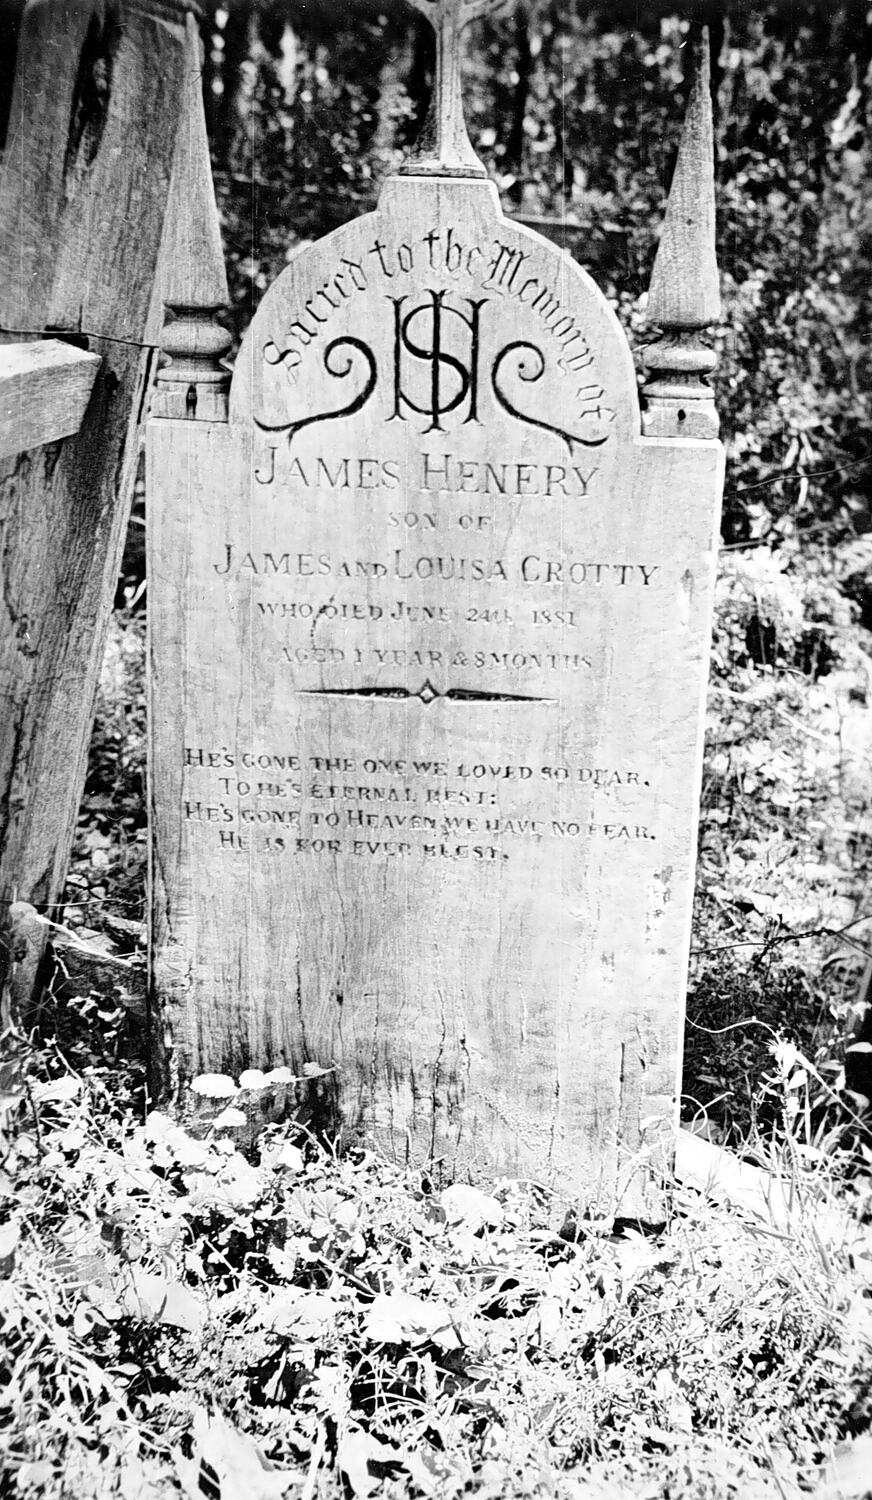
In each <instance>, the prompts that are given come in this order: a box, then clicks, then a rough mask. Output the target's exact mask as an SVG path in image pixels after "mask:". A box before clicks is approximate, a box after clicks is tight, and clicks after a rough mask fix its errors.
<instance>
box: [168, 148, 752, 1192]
mask: <svg viewBox="0 0 872 1500" xmlns="http://www.w3.org/2000/svg"><path fill="white" fill-rule="evenodd" d="M419 166H420V170H417V171H416V170H415V163H414V162H413V163H411V168H410V170H407V172H406V173H405V174H400V175H397V176H395V177H392V178H390V179H388V181H387V182H386V183H385V185H384V187H383V189H382V192H381V196H380V199H379V202H378V207H377V209H376V211H375V212H374V213H372V214H369V215H367V216H365V217H364V218H362V219H359V220H357V221H355V222H353V223H351V224H349V225H347V226H345V227H343V228H341V229H339V230H337V231H335V232H334V233H333V234H331V235H329V236H328V237H327V238H326V239H324V240H322V241H321V242H319V243H318V244H317V245H315V246H312V247H310V248H308V249H305V250H303V251H301V252H299V253H298V254H297V255H296V256H295V257H294V258H293V260H292V261H291V263H290V264H289V266H288V268H287V270H286V271H285V272H284V273H283V274H282V275H281V276H280V277H279V279H278V281H277V282H276V283H275V284H274V285H273V286H272V288H270V290H269V291H268V292H267V293H266V295H265V296H264V298H263V301H262V303H261V305H260V307H259V308H258V310H257V312H256V314H255V317H254V319H253V322H252V324H251V327H250V328H249V330H248V333H247V334H246V337H245V340H244V343H243V346H242V350H241V352H240V355H239V358H238V360H237V363H236V367H235V372H234V376H233V381H232V386H231V390H230V399H229V419H228V420H226V421H223V420H205V421H203V420H190V419H188V416H175V417H173V416H170V415H167V416H159V417H156V418H154V419H153V420H152V421H151V423H150V431H149V450H150V451H149V463H150V481H149V484H150V488H149V508H150V526H151V537H150V552H149V559H150V562H149V565H150V576H149V595H150V606H151V626H150V637H151V644H150V654H151V655H150V659H151V667H152V697H151V702H152V712H151V729H150V743H151V796H152V856H153V882H152V964H153V970H152V990H153V1006H154V1014H155V1018H156V1023H157V1032H158V1033H159V1035H157V1037H156V1040H157V1042H158V1050H159V1051H160V1052H161V1055H162V1057H163V1063H164V1071H165V1077H166V1078H172V1080H173V1083H174V1086H175V1087H177V1088H178V1087H179V1086H180V1085H181V1084H183V1083H184V1081H185V1080H190V1078H191V1077H193V1076H194V1075H196V1074H198V1073H204V1072H224V1073H229V1074H231V1075H233V1076H238V1074H239V1073H240V1071H241V1070H242V1069H243V1068H246V1067H257V1068H264V1069H269V1068H273V1067H276V1066H279V1065H283V1064H287V1065H289V1066H290V1067H291V1068H292V1069H294V1070H295V1071H296V1072H297V1073H302V1072H303V1069H304V1065H305V1064H307V1063H309V1064H313V1063H317V1064H319V1065H321V1066H322V1067H331V1068H335V1069H336V1072H335V1074H334V1080H335V1082H334V1088H335V1095H334V1104H335V1108H336V1111H337V1114H338V1117H339V1119H340V1120H341V1122H342V1123H343V1125H344V1126H346V1127H347V1128H348V1129H350V1130H356V1129H359V1128H363V1129H364V1130H365V1131H368V1132H371V1133H374V1134H375V1136H376V1137H377V1139H378V1140H379V1141H380V1143H381V1144H382V1145H385V1144H386V1145H388V1146H389V1148H390V1149H392V1150H393V1151H394V1152H395V1153H396V1152H399V1153H402V1154H404V1155H411V1156H413V1157H415V1158H416V1159H425V1158H429V1159H431V1160H435V1161H436V1162H438V1163H439V1164H440V1165H441V1169H442V1171H443V1172H444V1173H445V1174H446V1175H448V1176H450V1175H453V1174H455V1173H456V1172H458V1171H464V1170H472V1171H476V1170H477V1171H478V1172H480V1173H487V1172H491V1171H504V1172H509V1173H514V1174H519V1175H523V1176H528V1177H533V1178H536V1179H539V1180H547V1181H550V1182H552V1183H554V1184H555V1185H556V1186H557V1187H559V1188H560V1189H561V1190H563V1191H565V1192H569V1193H572V1194H580V1195H582V1196H583V1197H584V1198H585V1199H586V1200H587V1201H589V1202H591V1203H596V1204H598V1205H599V1206H600V1207H602V1206H604V1205H605V1206H607V1207H609V1208H610V1209H611V1210H612V1211H616V1212H619V1213H622V1214H630V1215H632V1214H639V1215H641V1216H642V1217H649V1218H650V1217H656V1216H657V1214H658V1211H659V1208H658V1205H659V1203H660V1198H659V1188H658V1183H657V1175H658V1172H659V1170H660V1168H661V1167H662V1165H663V1163H664V1161H665V1159H666V1155H667V1154H668V1150H669V1146H670V1142H671V1140H672V1138H673V1133H674V1129H675V1125H676V1094H677V1087H678V1085H677V1079H678V1073H679V1066H680V1043H681V1017H682V1008H683V994H684V988H685V984H686V965H687V954H688V945H689V924H690V909H691V900H692V890H693V867H694V847H695V838H696V825H697V800H698V791H699V780H700V767H701V752H702V732H703V709H704V694H705V684H706V672H707V658H708V650H709V640H710V618H711V604H712V591H713V579H714V568H715V560H716V543H717V511H718V503H719V497H720V492H721V486H722V474H723V455H722V449H721V446H720V444H719V443H717V442H716V441H712V440H705V439H699V440H695V439H686V438H682V437H649V436H643V435H642V428H641V417H640V406H639V398H638V393H637V384H636V377H635V372H634V367H633V361H632V358H631V355H630V351H629V347H628V344H627V340H626V337H625V335H624V333H623V330H622V329H621V327H620V325H619V323H618V321H617V319H616V317H615V315H614V313H613V312H612V310H611V309H610V307H609V305H608V303H607V302H606V299H605V298H604V296H603V295H602V293H601V292H600V291H599V289H598V288H597V287H596V285H595V284H594V283H593V281H592V280H591V279H590V278H589V277H588V276H587V275H586V274H585V273H584V271H583V270H581V268H580V267H579V266H578V265H576V264H575V263H574V262H572V261H571V260H570V259H569V258H568V257H567V256H566V255H565V254H563V253H561V252H559V251H557V250H556V249H555V248H554V247H553V246H552V245H551V244H549V243H548V242H546V241H544V240H543V239H541V238H540V237H539V236H537V235H536V234H534V233H533V232H531V231H529V230H525V229H523V228H521V227H520V226H519V225H517V224H516V223H513V222H511V221H510V220H508V219H507V218H506V217H505V216H504V215H503V213H502V212H501V209H500V205H499V201H498V197H497V194H496V190H495V188H494V187H493V185H492V184H491V183H490V182H489V181H488V180H487V179H486V178H484V177H483V176H481V175H479V174H478V173H477V172H475V171H474V170H473V169H471V168H468V167H464V166H463V164H461V165H460V166H459V167H456V168H455V169H453V171H452V175H446V174H440V172H439V171H438V162H437V163H436V165H435V166H434V164H433V162H432V161H426V160H423V161H422V162H421V163H419ZM213 398H214V387H213V388H212V391H211V396H210V401H211V402H212V404H210V408H209V411H210V414H211V413H212V412H213V410H214V400H213Z"/></svg>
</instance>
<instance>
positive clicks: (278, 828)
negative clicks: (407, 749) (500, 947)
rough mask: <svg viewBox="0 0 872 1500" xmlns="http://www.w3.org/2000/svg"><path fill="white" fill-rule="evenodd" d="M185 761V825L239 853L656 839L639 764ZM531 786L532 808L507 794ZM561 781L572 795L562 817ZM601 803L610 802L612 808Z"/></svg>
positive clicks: (229, 756)
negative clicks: (535, 801)
mask: <svg viewBox="0 0 872 1500" xmlns="http://www.w3.org/2000/svg"><path fill="white" fill-rule="evenodd" d="M184 764H185V774H186V778H187V781H188V786H189V790H188V793H187V795H186V796H185V799H184V803H183V808H182V812H183V817H184V819H185V821H186V823H187V824H189V825H194V826H199V827H200V828H202V829H205V830H207V832H208V836H209V837H210V838H212V839H213V842H214V844H215V846H216V847H217V848H218V850H223V851H225V852H230V853H233V852H236V853H242V852H252V851H254V852H260V853H263V854H270V855H278V854H284V855H289V856H301V855H329V856H343V857H345V856H350V857H352V858H360V857H363V856H372V857H380V858H411V857H415V858H418V859H421V860H425V861H429V860H434V859H435V860H438V859H448V860H470V861H472V862H475V863H504V862H505V861H507V860H510V859H511V858H512V856H513V854H521V855H523V846H524V844H525V843H527V842H529V841H530V840H532V841H534V842H536V843H539V842H541V841H542V840H546V839H551V840H555V841H570V842H575V841H579V840H580V841H585V840H589V841H604V842H607V843H612V844H616V845H626V846H627V848H631V847H633V846H637V845H638V846H641V845H645V844H648V843H651V842H654V841H655V840H656V834H655V833H654V832H653V829H652V827H651V823H652V815H651V809H650V795H651V783H650V781H649V779H648V778H647V777H645V776H644V775H643V774H642V773H641V772H640V771H639V770H636V769H632V768H630V767H621V768H619V767H606V766H584V765H572V766H557V765H555V766H552V765H547V764H542V765H538V766H532V765H525V764H512V763H503V762H499V761H489V760H480V761H472V760H457V759H454V760H444V761H440V760H428V759H414V758H412V759H410V758H406V757H405V756H385V755H378V756H375V755H373V756H361V757H354V756H331V755H309V756H305V757H303V756H300V755H299V754H296V753H281V752H279V753H274V752H258V753H254V752H250V751H249V752H242V753H241V754H237V753H236V752H235V751H232V750H229V749H227V748H226V747H222V748H221V749H219V750H215V749H210V748H207V747H202V746H188V747H186V750H185V760H184ZM204 783H205V785H204ZM531 786H532V788H533V789H534V791H537V789H538V791H539V792H540V794H541V797H542V798H543V799H544V801H543V805H542V806H541V808H540V809H539V810H538V811H530V804H529V797H527V798H526V799H525V811H524V812H523V813H521V812H520V811H518V812H513V811H512V810H511V808H510V807H509V806H507V803H506V797H507V794H510V793H511V789H512V788H513V787H522V788H524V789H525V791H527V792H528V791H529V788H530V787H531ZM557 787H559V788H561V793H562V795H565V794H567V793H568V796H569V798H570V799H572V800H571V806H569V808H568V809H563V808H561V815H560V816H557V815H556V814H555V803H554V789H555V788H557ZM593 799H596V805H595V804H594V800H593ZM602 801H604V802H605V803H606V804H612V806H611V808H610V810H609V811H603V809H602V808H601V807H600V803H601V802H602ZM646 802H648V811H647V813H646V811H645V804H646ZM646 817H647V822H646V821H644V819H645V818H646ZM361 834H366V837H365V838H363V837H360V835H361ZM385 835H390V837H387V838H386V837H385Z"/></svg>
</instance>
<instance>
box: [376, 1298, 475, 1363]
mask: <svg viewBox="0 0 872 1500" xmlns="http://www.w3.org/2000/svg"><path fill="white" fill-rule="evenodd" d="M363 1333H364V1335H365V1337H366V1338H370V1339H372V1340H373V1341H374V1342H375V1343H377V1344H407V1343H411V1344H421V1343H425V1342H426V1343H431V1342H432V1343H434V1344H437V1345H438V1346H439V1348H440V1349H459V1348H460V1346H461V1341H460V1338H459V1337H458V1334H457V1330H456V1329H455V1327H454V1319H453V1317H452V1313H451V1310H450V1308H449V1307H448V1305H447V1304H446V1303H445V1302H427V1301H425V1300H424V1298H423V1297H415V1296H413V1295H412V1293H411V1292H380V1293H379V1294H378V1296H377V1297H376V1298H375V1299H374V1300H373V1302H372V1303H371V1304H370V1306H369V1307H368V1308H367V1310H366V1313H365V1314H364V1318H363Z"/></svg>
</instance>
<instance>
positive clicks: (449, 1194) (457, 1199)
mask: <svg viewBox="0 0 872 1500" xmlns="http://www.w3.org/2000/svg"><path fill="white" fill-rule="evenodd" d="M439 1201H440V1203H441V1204H442V1207H443V1209H444V1210H445V1217H446V1218H447V1220H448V1222H449V1224H462V1225H463V1226H464V1228H465V1229H469V1230H471V1231H472V1232H473V1233H475V1232H476V1231H477V1230H479V1229H483V1228H484V1226H485V1224H490V1225H492V1226H494V1227H496V1226H497V1225H498V1224H501V1223H502V1222H503V1206H502V1204H501V1203H498V1202H497V1200H496V1198H491V1197H489V1196H488V1194H487V1193H483V1192H481V1190H480V1189H479V1188H476V1187H470V1185H469V1184H468V1183H466V1182H455V1183H452V1185H451V1187H447V1188H444V1189H443V1191H442V1193H441V1194H440V1197H439Z"/></svg>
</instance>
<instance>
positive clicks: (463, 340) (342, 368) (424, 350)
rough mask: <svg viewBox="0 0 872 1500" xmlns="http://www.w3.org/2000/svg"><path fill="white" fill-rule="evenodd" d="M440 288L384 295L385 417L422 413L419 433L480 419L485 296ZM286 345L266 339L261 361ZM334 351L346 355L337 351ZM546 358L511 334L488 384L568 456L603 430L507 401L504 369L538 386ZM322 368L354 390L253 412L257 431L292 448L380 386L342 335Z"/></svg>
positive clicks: (375, 372)
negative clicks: (266, 413) (273, 412)
mask: <svg viewBox="0 0 872 1500" xmlns="http://www.w3.org/2000/svg"><path fill="white" fill-rule="evenodd" d="M452 295H453V294H452V293H451V292H450V291H449V290H446V289H445V288H440V289H436V288H433V287H428V288H426V289H425V291H424V293H423V296H422V297H421V299H420V300H419V301H417V302H414V301H412V299H411V298H410V297H408V296H403V297H388V299H387V300H388V302H389V303H390V304H391V306H392V308H393V348H392V354H391V360H390V366H391V367H390V375H389V387H390V397H389V401H390V410H389V415H388V417H387V420H388V421H401V422H405V421H408V420H409V418H410V416H412V417H421V418H423V425H422V427H421V431H422V432H423V433H428V432H434V431H436V432H442V431H444V430H445V419H446V418H450V417H453V418H454V420H455V421H456V422H458V423H460V424H465V423H467V422H480V421H481V417H480V416H479V410H478V406H479V391H480V374H481V364H482V325H483V323H484V322H485V320H486V317H487V308H488V304H489V299H488V298H487V297H482V298H479V299H478V300H474V299H472V298H470V297H457V296H454V297H453V301H452ZM286 352H287V351H282V350H279V349H278V348H277V346H276V345H275V343H273V342H272V341H270V342H269V343H268V344H267V345H266V346H265V348H264V360H265V361H266V363H267V364H269V365H272V366H275V365H278V364H281V362H282V360H283V359H284V358H285V357H286ZM340 353H341V354H342V356H344V357H339V356H340ZM547 363H548V362H547V359H546V356H545V354H544V353H543V351H542V349H541V348H540V347H539V345H538V344H534V343H532V342H531V341H530V340H528V339H513V340H511V341H510V342H509V343H507V344H505V345H504V346H503V347H502V348H501V349H500V350H499V352H498V353H497V354H496V356H495V357H494V359H493V361H492V363H491V367H490V389H491V392H492V394H493V397H494V400H495V401H496V403H497V404H498V406H500V407H501V408H502V410H503V411H505V412H507V413H508V414H509V416H511V417H514V418H515V420H516V421H518V422H521V423H523V424H525V425H526V426H529V427H538V428H541V429H542V430H543V431H545V432H552V433H554V434H555V435H556V436H557V437H559V438H562V439H563V441H564V442H565V443H566V445H567V448H568V449H569V452H570V454H571V453H572V452H573V450H574V448H575V447H576V446H579V447H583V448H599V447H601V446H602V444H603V443H605V442H607V441H608V437H609V434H608V433H607V432H606V433H603V434H601V435H599V436H596V437H585V436H583V435H582V434H581V433H578V432H570V431H569V430H568V429H567V428H565V427H561V426H559V425H558V424H556V423H554V422H550V421H548V419H547V418H546V417H545V416H544V415H542V414H541V413H538V414H537V413H536V412H535V411H525V410H523V409H522V408H521V407H520V406H519V405H518V403H517V401H516V400H515V399H513V397H512V395H511V394H510V392H509V389H508V388H507V385H506V381H505V375H506V373H510V374H511V373H513V374H514V376H515V378H516V380H518V381H521V382H523V383H524V384H536V383H537V382H538V381H540V380H541V379H542V378H543V376H544V375H545V373H546V370H547ZM323 364H324V369H325V370H326V372H327V374H328V375H331V376H332V377H333V378H334V379H336V380H343V381H345V380H349V379H351V378H354V379H356V381H357V382H358V386H357V387H356V388H355V391H354V394H353V395H351V396H350V397H349V399H348V400H347V401H346V402H345V403H344V404H343V405H341V406H334V407H330V408H328V409H327V410H325V411H318V412H313V413H310V414H309V415H307V416H303V417H297V418H294V419H292V420H291V421H289V422H279V423H275V424H274V423H267V422H263V421H261V420H260V418H258V417H255V418H254V421H255V425H256V426H257V427H258V428H259V429H260V430H261V432H268V433H278V434H281V435H282V436H283V437H286V438H287V441H288V446H289V447H291V446H292V445H293V442H294V438H295V437H296V435H297V433H298V432H301V431H302V429H303V428H304V427H310V426H312V425H313V424H314V423H316V422H329V421H335V420H337V419H338V418H340V417H350V416H352V415H353V414H354V413H355V412H358V411H360V410H361V409H362V408H363V407H364V406H366V404H367V402H368V401H369V400H370V398H371V397H372V396H373V395H374V394H375V391H376V389H377V387H378V385H379V369H378V362H377V359H376V356H375V353H374V352H373V349H372V347H371V345H370V344H368V343H366V341H365V340H364V339H361V338H356V337H353V336H352V335H350V334H346V335H344V336H343V337H341V338H335V339H333V340H332V341H331V342H330V343H329V344H328V345H327V347H326V349H325V350H324V355H323Z"/></svg>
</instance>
